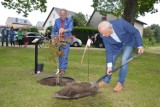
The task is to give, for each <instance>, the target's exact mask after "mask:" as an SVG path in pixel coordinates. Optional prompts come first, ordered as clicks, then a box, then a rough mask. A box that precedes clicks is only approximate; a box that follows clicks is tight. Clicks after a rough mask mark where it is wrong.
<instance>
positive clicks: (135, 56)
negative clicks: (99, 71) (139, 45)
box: [96, 53, 141, 83]
mask: <svg viewBox="0 0 160 107" xmlns="http://www.w3.org/2000/svg"><path fill="white" fill-rule="evenodd" d="M140 55H141V54H140V53H138V54H136V55H134V56H133V57H131V58H130V59H128V60H127V61H126V62H124V63H123V64H121V65H120V66H118V67H116V68H115V69H113V70H112V73H113V72H115V71H116V70H118V69H119V68H121V67H122V66H124V65H125V64H127V63H128V62H130V61H131V60H133V59H134V58H137V57H138V56H140ZM107 76H108V74H105V75H103V76H102V77H100V78H99V79H98V80H97V81H96V83H99V82H100V81H101V80H102V79H103V78H105V77H107Z"/></svg>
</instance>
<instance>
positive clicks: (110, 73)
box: [107, 67, 112, 75]
mask: <svg viewBox="0 0 160 107" xmlns="http://www.w3.org/2000/svg"><path fill="white" fill-rule="evenodd" d="M107 74H108V75H112V67H108V69H107Z"/></svg>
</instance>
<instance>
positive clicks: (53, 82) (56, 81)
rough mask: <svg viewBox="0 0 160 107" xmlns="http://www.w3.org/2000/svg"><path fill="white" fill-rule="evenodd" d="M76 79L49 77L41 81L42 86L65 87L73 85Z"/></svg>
mask: <svg viewBox="0 0 160 107" xmlns="http://www.w3.org/2000/svg"><path fill="white" fill-rule="evenodd" d="M73 82H74V79H72V78H70V77H59V78H58V77H47V78H43V79H41V80H40V81H39V83H40V84H43V85H48V86H57V85H59V86H65V85H66V84H68V83H73Z"/></svg>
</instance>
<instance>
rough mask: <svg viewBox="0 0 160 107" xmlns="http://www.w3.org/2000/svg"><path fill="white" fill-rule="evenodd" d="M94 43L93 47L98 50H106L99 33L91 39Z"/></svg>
mask: <svg viewBox="0 0 160 107" xmlns="http://www.w3.org/2000/svg"><path fill="white" fill-rule="evenodd" d="M91 39H92V41H93V45H94V46H96V47H98V48H104V44H103V40H102V38H101V37H100V34H99V33H96V34H95V35H94V36H92V37H91Z"/></svg>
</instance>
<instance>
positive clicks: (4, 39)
mask: <svg viewBox="0 0 160 107" xmlns="http://www.w3.org/2000/svg"><path fill="white" fill-rule="evenodd" d="M4 41H6V46H8V37H7V38H4V37H2V46H3V44H4Z"/></svg>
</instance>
